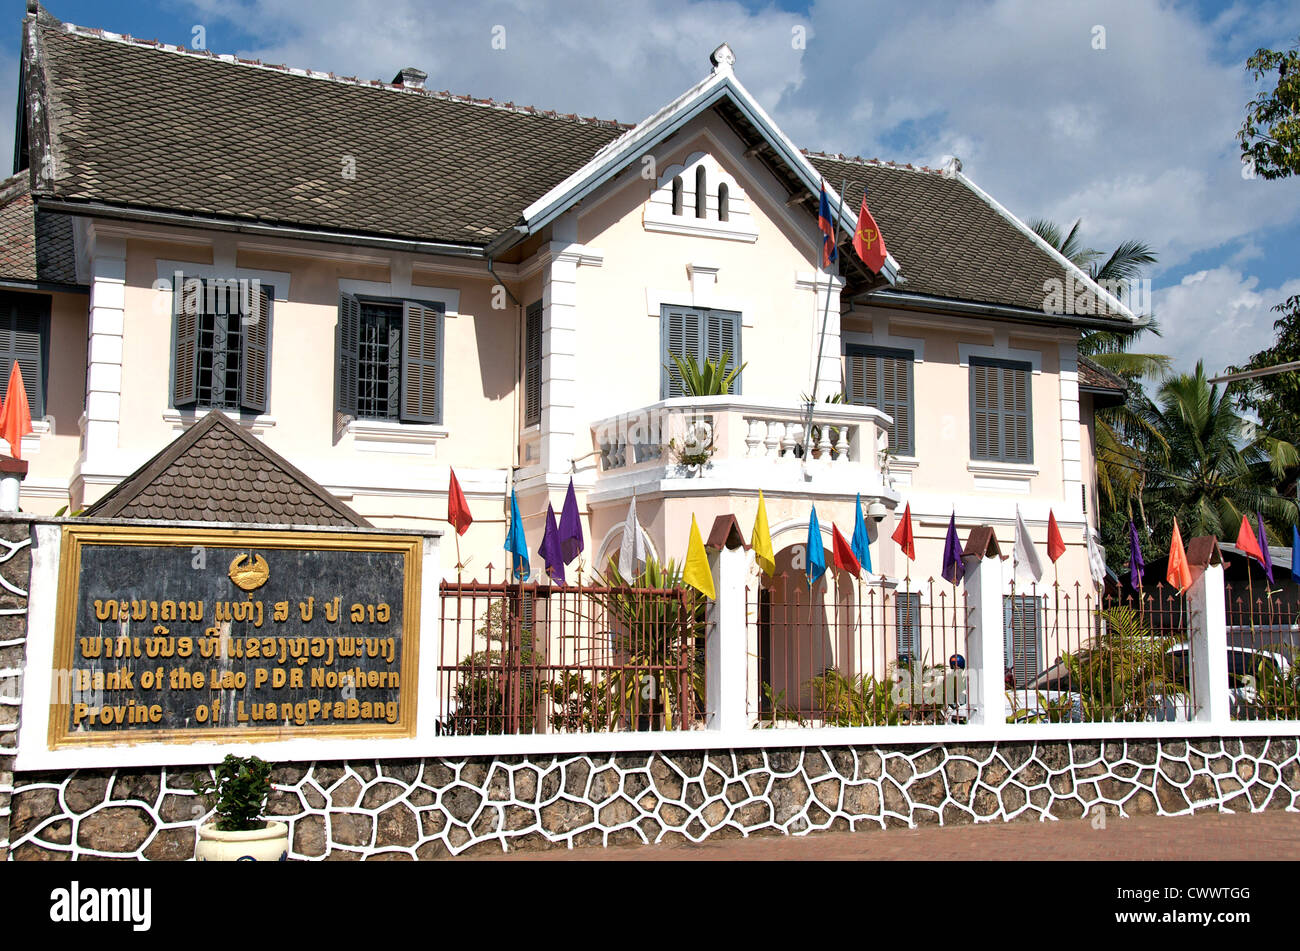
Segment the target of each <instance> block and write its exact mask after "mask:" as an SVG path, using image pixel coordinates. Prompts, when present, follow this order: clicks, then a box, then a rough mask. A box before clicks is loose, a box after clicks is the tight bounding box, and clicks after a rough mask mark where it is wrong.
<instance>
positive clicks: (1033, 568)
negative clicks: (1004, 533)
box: [1012, 505, 1043, 584]
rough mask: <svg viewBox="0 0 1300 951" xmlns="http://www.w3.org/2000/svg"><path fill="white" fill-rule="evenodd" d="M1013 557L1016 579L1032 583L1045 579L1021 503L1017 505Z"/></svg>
mask: <svg viewBox="0 0 1300 951" xmlns="http://www.w3.org/2000/svg"><path fill="white" fill-rule="evenodd" d="M1012 559H1013V561H1014V562H1015V574H1016V581H1019V582H1022V583H1024V584H1032V583H1034V582H1038V581H1041V580H1043V563H1042V561H1040V560H1039V558H1038V549H1037V548H1035V547H1034V540H1033V539H1032V538H1030V537H1029V529H1028V528H1026V527H1025V518H1024V516H1023V515H1021V514H1020V506H1019V505H1017V506H1016V547H1015V550H1014V554H1013V555H1012Z"/></svg>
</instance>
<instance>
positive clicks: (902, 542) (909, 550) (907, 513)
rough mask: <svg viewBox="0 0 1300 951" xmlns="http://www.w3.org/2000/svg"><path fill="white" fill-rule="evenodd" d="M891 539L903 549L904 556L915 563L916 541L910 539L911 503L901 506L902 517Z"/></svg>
mask: <svg viewBox="0 0 1300 951" xmlns="http://www.w3.org/2000/svg"><path fill="white" fill-rule="evenodd" d="M893 539H894V541H896V542H898V547H899V548H901V549H903V554H904V555H906V556H907V557H908V558H910V559H912V560H913V561H916V540H915V539H914V538H912V503H911V502H908V503H907V504H906V505H904V506H903V517H902V518H901V519H900V520H899V522H898V527H897V528H896V529H894V534H893Z"/></svg>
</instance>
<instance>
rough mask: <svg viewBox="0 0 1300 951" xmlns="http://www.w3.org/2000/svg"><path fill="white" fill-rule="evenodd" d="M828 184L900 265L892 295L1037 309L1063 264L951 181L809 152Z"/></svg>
mask: <svg viewBox="0 0 1300 951" xmlns="http://www.w3.org/2000/svg"><path fill="white" fill-rule="evenodd" d="M808 158H809V160H810V161H811V162H812V163H813V166H814V167H815V168H816V169H817V170H818V171H819V172H821V173H822V175H823V176H824V177H825V179H826V183H827V185H828V186H830V187H832V188H836V189H838V188H839V187H840V185H841V183H842V182H844V181H847V182H848V187H847V188H846V189H845V191H844V194H843V198H844V199H845V201H846V202H847V203H848V204H849V205H850V207H852V208H858V207H860V206H861V204H862V190H863V188H864V187H866V188H867V189H868V193H867V207H868V208H870V209H871V215H872V217H873V218H875V219H876V224H877V225H879V226H880V231H881V233H882V234H884V236H885V244H886V246H887V247H888V248H889V253H890V254H892V255H893V256H894V257H895V258H896V259H897V260H898V262H899V264H900V272H899V273H900V274H901V276H902V278H903V282H902V283H901V284H899V286H898V290H900V291H906V292H907V293H910V294H925V295H928V296H931V297H941V298H950V299H957V300H969V301H979V302H982V303H989V304H1003V305H1011V306H1014V307H1024V308H1028V309H1030V310H1037V311H1041V310H1042V307H1043V297H1044V292H1043V284H1044V282H1045V281H1048V280H1050V279H1055V280H1057V281H1063V280H1064V278H1065V274H1064V272H1063V269H1062V266H1061V264H1060V263H1059V262H1058V261H1056V260H1055V259H1054V258H1053V257H1052V256H1051V255H1049V254H1047V253H1046V252H1045V251H1044V250H1043V249H1042V248H1041V247H1039V246H1038V245H1037V244H1036V243H1035V242H1034V241H1033V240H1031V239H1030V238H1029V237H1028V236H1027V235H1026V234H1025V233H1024V232H1022V231H1021V230H1020V229H1019V228H1017V227H1016V226H1015V225H1013V224H1012V223H1011V222H1010V221H1008V220H1007V219H1006V218H1005V217H1004V216H1003V215H1002V214H1000V213H999V212H998V211H997V209H995V208H993V207H992V206H991V205H989V203H988V202H986V201H985V200H984V199H983V198H981V197H980V196H979V195H978V194H976V193H975V191H973V190H972V189H971V188H970V187H969V186H968V185H967V184H966V183H965V182H963V181H962V180H961V179H959V178H956V177H946V176H945V175H944V174H943V173H942V172H939V171H937V170H935V169H930V168H924V167H916V166H912V165H896V164H894V163H892V162H879V161H867V160H863V159H858V158H845V157H843V156H833V155H822V154H818V153H808Z"/></svg>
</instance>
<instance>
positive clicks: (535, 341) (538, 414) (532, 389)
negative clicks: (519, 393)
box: [524, 301, 542, 426]
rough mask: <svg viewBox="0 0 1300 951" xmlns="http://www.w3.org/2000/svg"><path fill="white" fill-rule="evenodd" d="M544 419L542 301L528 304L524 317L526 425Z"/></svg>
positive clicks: (533, 424) (535, 423) (531, 424)
mask: <svg viewBox="0 0 1300 951" xmlns="http://www.w3.org/2000/svg"><path fill="white" fill-rule="evenodd" d="M541 421H542V302H541V301H537V302H536V303H534V304H530V305H529V306H528V311H527V314H526V316H525V319H524V425H525V426H535V425H537V424H538V423H540V422H541Z"/></svg>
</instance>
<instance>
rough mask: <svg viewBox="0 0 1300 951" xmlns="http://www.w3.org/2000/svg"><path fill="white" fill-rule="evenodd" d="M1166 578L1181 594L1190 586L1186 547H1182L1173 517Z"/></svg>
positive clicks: (1189, 569) (1181, 539) (1176, 521)
mask: <svg viewBox="0 0 1300 951" xmlns="http://www.w3.org/2000/svg"><path fill="white" fill-rule="evenodd" d="M1166 578H1167V580H1168V581H1169V583H1170V584H1171V585H1173V586H1174V587H1175V588H1177V589H1178V593H1179V594H1182V593H1183V592H1184V591H1186V590H1187V589H1188V588H1190V587H1191V586H1192V569H1191V566H1190V565H1188V564H1187V549H1185V548H1183V533H1182V532H1180V531H1179V530H1178V519H1174V537H1173V538H1171V539H1170V540H1169V571H1168V572H1166Z"/></svg>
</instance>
